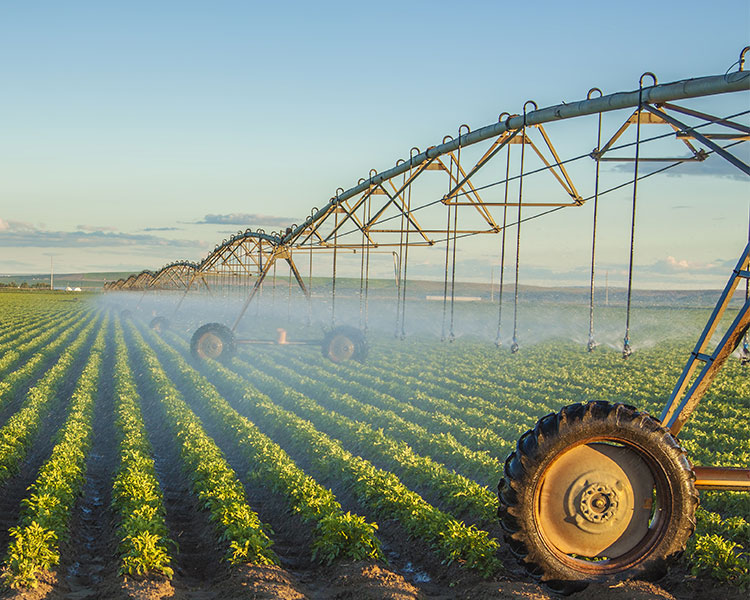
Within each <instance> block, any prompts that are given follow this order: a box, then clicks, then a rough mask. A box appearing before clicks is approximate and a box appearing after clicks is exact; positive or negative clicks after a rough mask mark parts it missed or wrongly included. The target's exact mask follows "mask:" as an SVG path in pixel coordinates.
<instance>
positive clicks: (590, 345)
mask: <svg viewBox="0 0 750 600" xmlns="http://www.w3.org/2000/svg"><path fill="white" fill-rule="evenodd" d="M598 345H599V344H597V343H596V341H595V340H594V338H589V343H588V344H586V350H588V351H589V352H593V351H594V348H596V347H597V346H598Z"/></svg>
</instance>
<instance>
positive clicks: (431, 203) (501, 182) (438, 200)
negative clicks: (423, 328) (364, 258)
mask: <svg viewBox="0 0 750 600" xmlns="http://www.w3.org/2000/svg"><path fill="white" fill-rule="evenodd" d="M748 113H750V110H745V111H741V112H738V113H734V114H731V115H728V116H727V117H725V118H724V119H717V120H716V121H708V122H706V123H701V124H700V125H696V126H695V127H692V128H691V129H693V130H696V129H702V128H704V127H708V126H709V125H712V124H713V123H715V122H718V121H720V120H728V119H735V118H737V117H742V116H745V115H747V114H748ZM674 135H675V134H674V131H672V132H670V133H663V134H660V135H655V136H653V137H650V138H645V139H642V140H641V144H645V143H647V142H653V141H658V140H662V139H666V138H672V137H674ZM745 142H746V140H739V141H735V142H732V143H730V144H727V145H726V146H723V149H724V150H727V149H729V148H731V147H733V146H736V145H737V144H743V143H745ZM631 146H635V142H628V143H625V144H621V145H619V146H612V147H611V148H610V149H609V150H608V152H614V151H615V150H625V149H627V148H630V147H631ZM714 153H715V150H707V151H706V156H709V155H711V154H714ZM584 158H591V153H590V152H587V153H585V154H580V155H578V156H574V157H572V158H568V159H565V160H558V161H557V162H554V163H550V164H549V166H546V165H545V166H543V167H539V168H537V169H533V170H531V171H527V172H526V173H525V174H524V176H526V177H528V176H530V175H536V174H538V173H542V172H544V171H548V170H550V169H551V168H555V167H559V166H564V165H569V164H571V163H574V162H576V161H578V160H582V159H584ZM684 162H685V161H684V160H677V161H675V162H674V163H672V164H670V165H667V166H665V167H662V168H660V169H656V170H655V171H650V172H648V173H646V174H645V175H641V176H639V178H638V179H639V180H642V179H647V178H649V177H653V176H654V175H658V174H660V173H663V172H664V171H667V170H669V169H672V168H674V167H676V166H679V165H681V164H683V163H684ZM516 179H518V175H514V176H513V177H510V178H509V179H501V180H498V181H493V182H491V183H487V184H484V185H480V186H475V187H474V188H473V189H472V190H470V191H467V192H456V193H455V194H454V197H456V198H459V197H461V196H467V195H469V194H474V193H475V192H481V191H482V190H486V189H489V188H492V187H495V186H497V185H504V184H506V183H508V182H510V181H515V180H516ZM631 183H632V180H631V179H628V180H627V181H625V182H623V183H621V184H617V185H615V186H613V187H611V188H609V189H607V190H605V191H603V192H600V193H599V195H600V196H603V195H605V194H607V193H610V192H614V191H617V190H619V189H621V188H624V187H627V186H629V185H630V184H631ZM593 197H594V196H593V195H591V196H588V197H586V198H583V199H582V200H581V204H584V203H586V202H588V201H589V200H591V199H593ZM444 201H445V196H442V197H441V198H436V199H435V200H431V201H429V202H426V203H425V204H421V205H420V206H417V207H416V208H414V209H413V210H412V213H416V212H417V211H421V210H424V209H425V208H430V207H431V206H435V205H436V204H440V203H442V202H444ZM562 208H570V206H569V205H563V206H558V207H555V208H553V209H552V210H548V211H545V212H543V213H540V215H539V216H543V215H545V214H549V213H551V212H556V211H557V210H560V209H562ZM398 216H399V215H394V216H391V217H386V218H384V219H380V220H379V221H378V222H379V223H381V224H382V223H387V222H389V221H392V220H393V219H396V218H398ZM524 220H527V219H524ZM357 232H359V227H357V228H354V229H351V230H349V231H346V232H344V233H342V234H341V237H345V236H347V235H351V234H353V233H357ZM471 235H475V234H471ZM460 237H466V235H461V236H459V238H460ZM442 241H443V240H434V243H435V244H437V243H442Z"/></svg>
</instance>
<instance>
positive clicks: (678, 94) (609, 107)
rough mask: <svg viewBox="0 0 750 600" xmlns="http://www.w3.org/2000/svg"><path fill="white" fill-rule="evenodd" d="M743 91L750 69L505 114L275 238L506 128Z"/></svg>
mask: <svg viewBox="0 0 750 600" xmlns="http://www.w3.org/2000/svg"><path fill="white" fill-rule="evenodd" d="M745 90H750V71H738V72H735V73H729V74H727V75H711V76H708V77H697V78H693V79H683V80H681V81H675V82H672V83H663V84H658V85H654V86H651V87H647V88H643V89H642V90H635V91H632V92H617V93H614V94H608V95H606V96H602V97H601V98H591V99H587V100H581V101H579V102H573V103H570V104H558V105H555V106H549V107H547V108H541V109H538V110H534V111H532V112H530V113H528V114H526V115H523V116H520V115H519V116H515V117H508V118H507V119H506V120H505V121H501V122H498V123H493V124H492V125H487V126H485V127H482V128H480V129H477V130H476V131H472V132H469V133H465V134H463V135H460V136H459V137H458V138H456V139H453V140H450V141H448V142H446V143H444V144H440V145H439V146H434V147H432V148H428V149H427V150H425V151H424V152H421V153H420V154H417V155H415V156H413V157H411V158H410V159H409V160H407V161H404V162H403V163H400V164H399V165H397V166H395V167H393V168H391V169H388V170H386V171H383V172H382V173H378V174H375V175H373V176H371V177H369V178H368V179H366V180H364V181H362V183H360V184H359V185H357V186H355V187H353V188H350V189H348V190H346V191H345V192H343V193H341V194H338V195H337V196H336V197H335V198H331V200H330V201H329V202H328V204H327V205H326V206H324V207H323V208H322V209H320V210H318V211H317V212H316V213H314V214H313V215H311V216H310V217H308V218H307V219H306V221H305V222H304V223H302V224H301V225H298V226H297V227H295V228H294V229H292V231H290V232H288V233H286V234H285V235H284V236H283V237H281V238H280V240H279V241H280V242H281V243H283V244H286V243H288V242H290V241H292V240H294V239H295V238H296V237H297V236H298V235H299V234H300V233H302V232H303V231H305V230H306V229H307V227H309V226H310V224H311V223H314V222H316V221H318V220H319V219H321V218H322V217H325V216H326V215H327V214H328V212H329V211H330V209H331V207H333V206H335V205H337V204H340V203H342V202H344V201H345V200H348V199H349V198H352V197H354V196H356V195H358V194H361V193H363V192H365V191H366V190H368V189H369V188H370V187H371V186H373V185H378V184H380V183H382V182H384V181H387V180H389V179H392V178H393V177H396V176H397V175H402V174H404V173H406V172H407V171H409V170H410V169H414V168H415V167H419V166H420V165H421V164H422V163H424V162H425V161H428V160H429V161H431V160H434V159H435V158H436V157H438V156H442V155H443V154H447V153H449V152H453V151H454V150H457V149H458V148H460V147H465V146H470V145H473V144H476V143H478V142H481V141H484V140H487V139H489V138H493V137H498V136H500V135H501V134H503V133H505V132H506V131H512V130H516V129H521V128H522V127H523V126H524V125H526V126H530V125H540V124H542V123H549V122H551V121H560V120H562V119H571V118H574V117H581V116H584V115H591V114H596V113H604V112H610V111H613V110H620V109H623V108H634V107H636V106H638V105H639V102H646V103H651V104H658V103H663V102H671V101H674V100H683V99H686V98H698V97H701V96H713V95H717V94H725V93H729V92H739V91H745Z"/></svg>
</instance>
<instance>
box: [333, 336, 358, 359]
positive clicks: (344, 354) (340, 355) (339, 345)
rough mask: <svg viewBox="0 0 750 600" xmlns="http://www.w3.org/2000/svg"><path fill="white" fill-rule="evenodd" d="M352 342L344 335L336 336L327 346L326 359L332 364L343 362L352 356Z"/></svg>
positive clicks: (353, 348) (353, 347)
mask: <svg viewBox="0 0 750 600" xmlns="http://www.w3.org/2000/svg"><path fill="white" fill-rule="evenodd" d="M355 349H356V348H355V346H354V342H353V341H352V340H351V339H349V338H348V337H347V336H345V335H341V334H339V335H336V336H334V337H333V339H332V340H331V342H330V343H329V344H328V357H329V358H330V359H331V360H332V361H333V362H343V361H345V360H349V359H350V358H351V357H352V356H354V351H355Z"/></svg>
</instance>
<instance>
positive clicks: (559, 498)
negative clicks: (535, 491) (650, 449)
mask: <svg viewBox="0 0 750 600" xmlns="http://www.w3.org/2000/svg"><path fill="white" fill-rule="evenodd" d="M653 487H654V480H653V477H652V476H651V473H650V471H649V469H648V467H647V466H646V464H645V463H644V461H643V459H641V458H640V456H639V455H638V454H637V453H636V452H635V451H633V450H632V449H630V448H626V447H622V446H617V445H613V444H606V443H589V444H583V445H580V446H576V447H574V448H571V449H569V450H567V451H565V452H563V453H562V454H561V455H560V456H558V458H557V459H556V460H554V461H553V462H552V463H551V464H550V466H549V467H548V469H547V471H546V472H545V474H544V477H543V481H542V483H541V487H540V492H539V495H538V500H537V505H536V506H537V509H536V511H537V515H536V518H537V527H538V528H539V531H540V533H541V535H542V537H543V538H544V539H545V540H546V541H547V543H548V544H550V545H551V546H553V547H555V548H556V549H557V550H558V551H559V552H562V553H564V554H569V555H576V556H579V557H588V558H602V557H606V558H614V557H617V556H621V555H622V554H625V553H626V552H628V551H629V550H631V549H633V548H634V547H635V546H636V545H637V544H638V543H639V542H640V541H641V540H642V539H643V538H644V537H645V536H646V534H647V533H648V527H649V522H650V519H651V515H652V511H651V508H652V493H653Z"/></svg>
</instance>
